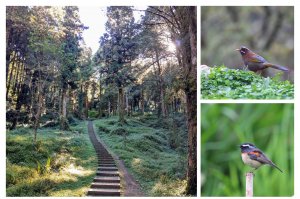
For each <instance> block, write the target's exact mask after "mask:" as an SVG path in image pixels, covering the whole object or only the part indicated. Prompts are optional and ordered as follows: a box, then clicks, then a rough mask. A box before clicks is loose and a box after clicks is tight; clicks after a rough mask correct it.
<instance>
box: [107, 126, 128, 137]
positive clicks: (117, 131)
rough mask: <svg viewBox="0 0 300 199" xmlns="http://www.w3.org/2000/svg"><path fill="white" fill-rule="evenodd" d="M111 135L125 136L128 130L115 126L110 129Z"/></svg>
mask: <svg viewBox="0 0 300 199" xmlns="http://www.w3.org/2000/svg"><path fill="white" fill-rule="evenodd" d="M110 134H111V135H120V136H126V135H128V132H127V131H126V129H124V128H122V127H117V128H115V129H112V130H111V131H110Z"/></svg>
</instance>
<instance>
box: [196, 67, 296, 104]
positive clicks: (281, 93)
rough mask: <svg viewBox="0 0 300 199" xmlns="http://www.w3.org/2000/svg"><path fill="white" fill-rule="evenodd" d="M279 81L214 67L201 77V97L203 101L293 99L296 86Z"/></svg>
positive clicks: (248, 72) (250, 73)
mask: <svg viewBox="0 0 300 199" xmlns="http://www.w3.org/2000/svg"><path fill="white" fill-rule="evenodd" d="M279 74H280V73H279ZM279 79H280V78H279V76H275V77H274V78H269V77H267V78H264V77H262V76H260V75H257V74H255V73H253V72H251V71H243V70H235V69H228V68H226V67H225V66H221V67H213V68H211V70H210V73H209V74H202V75H201V96H202V99H293V98H294V85H293V84H291V83H290V82H289V81H280V80H279Z"/></svg>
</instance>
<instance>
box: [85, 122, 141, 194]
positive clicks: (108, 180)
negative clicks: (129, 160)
mask: <svg viewBox="0 0 300 199" xmlns="http://www.w3.org/2000/svg"><path fill="white" fill-rule="evenodd" d="M88 133H89V137H90V140H91V142H92V144H93V145H94V148H95V150H96V153H97V157H98V169H97V173H96V176H95V178H94V181H93V183H92V185H91V188H90V190H89V191H88V193H87V195H88V196H121V195H122V196H144V193H143V192H142V190H141V188H140V186H139V184H138V183H137V181H136V180H135V179H134V178H133V176H132V175H131V174H129V172H128V171H127V169H126V167H125V165H124V162H123V161H122V160H120V159H119V158H118V157H117V156H115V155H114V156H113V155H112V154H111V153H110V152H109V151H108V150H107V147H106V146H105V144H104V143H103V142H102V141H101V140H100V139H99V137H98V136H97V135H96V134H95V131H94V128H93V122H92V121H89V122H88ZM121 187H122V193H121Z"/></svg>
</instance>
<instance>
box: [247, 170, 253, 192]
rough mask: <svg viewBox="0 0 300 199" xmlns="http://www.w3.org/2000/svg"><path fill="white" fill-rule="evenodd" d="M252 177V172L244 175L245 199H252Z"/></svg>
mask: <svg viewBox="0 0 300 199" xmlns="http://www.w3.org/2000/svg"><path fill="white" fill-rule="evenodd" d="M253 177H254V174H253V173H252V172H248V173H246V197H253Z"/></svg>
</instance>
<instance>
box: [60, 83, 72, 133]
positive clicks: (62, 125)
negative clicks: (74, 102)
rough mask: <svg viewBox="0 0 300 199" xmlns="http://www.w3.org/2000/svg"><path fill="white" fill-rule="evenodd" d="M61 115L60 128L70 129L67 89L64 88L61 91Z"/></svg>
mask: <svg viewBox="0 0 300 199" xmlns="http://www.w3.org/2000/svg"><path fill="white" fill-rule="evenodd" d="M61 94H62V95H61V115H60V129H61V130H70V127H69V124H68V120H67V101H68V97H67V89H66V88H63V89H62V93H61Z"/></svg>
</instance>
